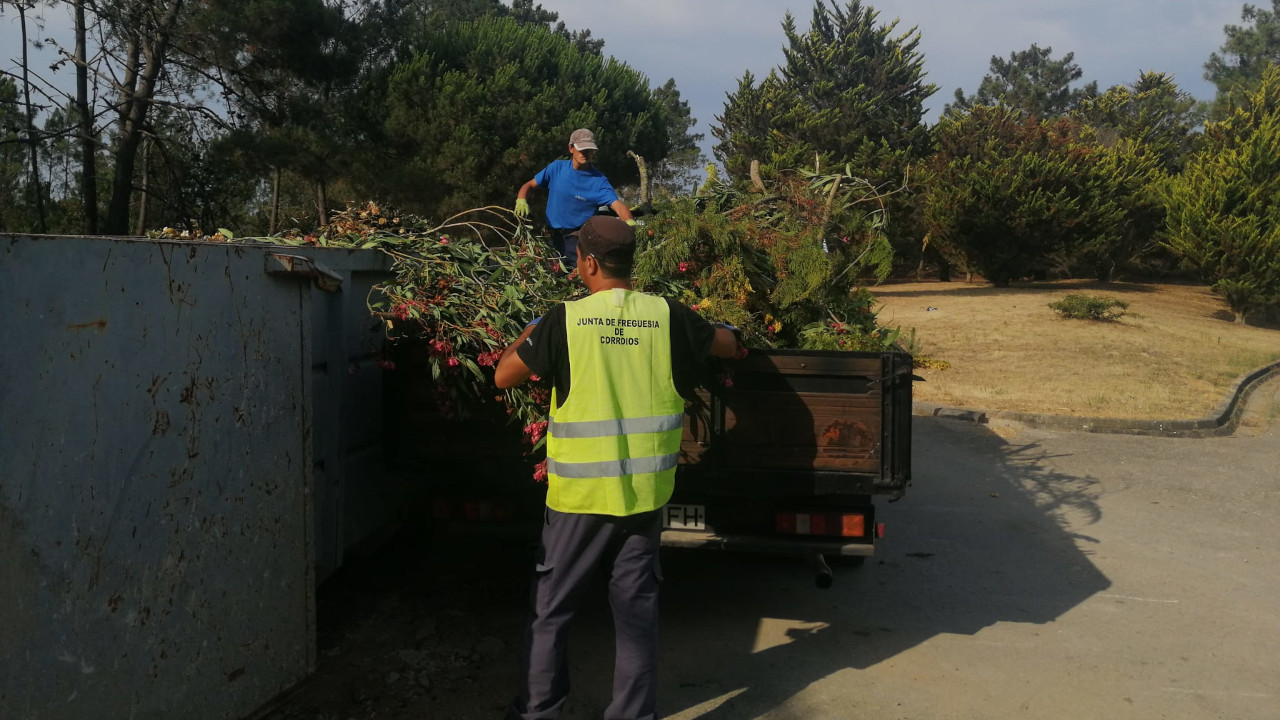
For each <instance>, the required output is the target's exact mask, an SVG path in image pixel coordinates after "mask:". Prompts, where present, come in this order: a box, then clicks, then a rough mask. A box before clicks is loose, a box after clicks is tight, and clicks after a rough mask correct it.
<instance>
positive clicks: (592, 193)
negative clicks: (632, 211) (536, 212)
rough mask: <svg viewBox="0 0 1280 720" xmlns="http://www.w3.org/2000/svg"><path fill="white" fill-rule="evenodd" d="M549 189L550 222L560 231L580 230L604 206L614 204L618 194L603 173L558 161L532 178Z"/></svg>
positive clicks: (548, 214) (548, 217) (593, 168)
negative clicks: (576, 167) (576, 168)
mask: <svg viewBox="0 0 1280 720" xmlns="http://www.w3.org/2000/svg"><path fill="white" fill-rule="evenodd" d="M533 179H534V180H535V181H537V183H538V187H540V188H546V189H547V222H548V223H550V224H551V227H553V228H559V229H561V230H574V229H577V228H578V227H579V226H581V225H582V223H584V222H586V221H587V219H588V218H590V217H591V216H592V215H595V214H596V208H598V207H600V206H601V205H612V204H613V201H614V200H617V199H618V193H616V192H614V190H613V186H612V185H610V184H609V180H608V179H607V178H605V176H604V173H602V172H600V171H599V170H597V169H596V168H595V166H594V165H589V166H587V167H585V168H583V169H581V170H574V169H573V161H571V160H556V161H555V162H553V163H551V164H550V165H548V166H546V167H545V168H543V169H542V172H540V173H538V174H537V175H534V176H533Z"/></svg>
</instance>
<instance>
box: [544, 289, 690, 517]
mask: <svg viewBox="0 0 1280 720" xmlns="http://www.w3.org/2000/svg"><path fill="white" fill-rule="evenodd" d="M670 316H671V312H670V309H669V307H668V305H667V301H666V300H664V299H662V298H660V297H656V296H653V295H646V294H644V293H638V292H634V291H630V290H622V289H616V290H605V291H601V292H598V293H595V294H593V295H591V296H590V297H587V298H583V299H582V300H577V301H574V302H569V303H565V322H566V336H567V339H568V348H569V368H570V372H571V373H572V385H571V387H570V391H569V396H568V397H567V398H565V400H564V404H563V405H560V406H559V407H557V405H558V404H559V403H558V398H556V397H555V394H554V391H553V397H552V400H551V417H550V418H549V423H548V426H547V505H548V507H550V508H552V509H553V510H558V511H560V512H576V513H598V514H603V515H632V514H635V513H640V512H646V511H649V510H656V509H657V508H660V507H662V506H663V505H665V504H666V502H667V500H669V499H670V498H671V492H672V490H673V489H674V487H675V471H676V464H677V462H678V460H679V457H680V437H681V435H682V429H683V425H684V399H683V398H681V397H680V395H679V393H677V392H676V389H675V381H674V380H673V379H672V375H671V327H670V321H671V317H670Z"/></svg>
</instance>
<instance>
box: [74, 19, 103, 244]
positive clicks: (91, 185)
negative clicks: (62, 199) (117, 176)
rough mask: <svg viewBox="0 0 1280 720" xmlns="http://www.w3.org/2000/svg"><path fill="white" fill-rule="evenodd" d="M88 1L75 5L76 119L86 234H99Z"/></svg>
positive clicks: (81, 197)
mask: <svg viewBox="0 0 1280 720" xmlns="http://www.w3.org/2000/svg"><path fill="white" fill-rule="evenodd" d="M84 3H85V0H76V2H75V9H76V12H75V26H76V54H75V60H76V115H77V116H78V117H77V118H76V119H77V120H78V121H79V125H80V204H81V206H82V207H83V213H84V233H85V234H86V235H97V234H98V163H97V152H98V151H97V148H95V147H94V142H93V116H92V115H91V114H90V113H89V66H88V61H89V57H88V49H87V46H88V43H87V42H86V40H85V38H86V36H87V34H88V29H87V28H86V27H85V21H84Z"/></svg>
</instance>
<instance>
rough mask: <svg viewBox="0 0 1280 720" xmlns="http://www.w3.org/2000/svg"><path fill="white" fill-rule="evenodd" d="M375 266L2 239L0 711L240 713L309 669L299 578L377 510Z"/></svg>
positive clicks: (177, 246) (384, 510)
mask: <svg viewBox="0 0 1280 720" xmlns="http://www.w3.org/2000/svg"><path fill="white" fill-rule="evenodd" d="M281 255H292V256H295V257H294V258H293V259H287V258H282V257H280V256H281ZM317 262H318V263H319V265H320V266H322V267H320V268H319V269H317V265H316V263H317ZM324 268H328V269H330V270H332V271H333V272H330V273H326V272H324ZM385 271H386V264H385V261H384V259H383V258H382V256H380V255H378V254H376V253H370V252H364V253H357V252H350V251H345V250H325V249H306V250H301V249H294V248H282V247H278V246H255V245H244V244H221V243H181V242H166V241H138V240H131V239H124V238H86V237H32V236H0V313H2V314H3V318H4V319H3V324H2V326H0V341H2V342H0V578H2V579H3V580H2V581H0V613H2V614H3V615H4V617H5V622H4V623H0V717H5V718H24V719H32V720H41V719H45V718H77V719H79V718H90V717H93V718H117V717H119V718H125V717H128V718H175V717H182V718H240V717H244V716H246V715H248V714H250V713H252V712H253V711H254V710H255V709H256V708H258V707H260V706H261V705H262V704H263V703H264V702H266V701H268V700H270V699H271V698H273V697H274V696H276V695H277V694H279V693H280V692H282V691H284V690H286V689H288V688H289V687H290V686H292V685H293V684H294V683H296V682H297V681H299V680H301V679H302V678H304V677H305V676H306V675H307V674H309V673H310V672H311V670H312V668H313V666H314V664H315V603H314V598H315V586H316V582H317V574H319V575H321V576H323V575H325V574H328V573H330V572H332V571H333V570H334V569H335V568H336V567H337V566H338V565H340V564H341V561H342V556H343V553H344V552H345V551H346V550H347V548H349V547H351V546H352V545H353V544H355V543H357V542H358V541H359V540H360V539H361V538H362V537H364V536H367V535H368V534H370V533H373V532H375V530H376V528H377V527H378V526H380V525H381V524H383V523H385V522H386V521H387V520H388V519H389V518H390V516H391V515H392V514H393V512H394V507H395V498H394V497H393V494H394V493H393V491H392V490H390V489H388V488H384V487H381V486H380V485H379V482H380V481H381V478H382V477H383V473H382V466H381V452H380V447H379V442H380V440H379V438H380V433H381V415H382V407H381V380H380V376H379V371H378V370H377V369H376V368H375V367H374V361H375V360H376V358H377V352H378V348H379V347H380V336H378V335H377V333H376V328H371V327H370V325H369V323H368V320H369V318H368V313H367V312H366V311H365V302H366V294H367V292H368V287H369V286H370V285H371V284H372V282H374V281H375V280H376V279H377V278H378V277H379V273H382V274H385ZM325 284H327V285H328V287H326V288H324V289H321V287H320V286H322V285H325ZM364 479H368V482H363V480H364Z"/></svg>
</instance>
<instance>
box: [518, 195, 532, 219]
mask: <svg viewBox="0 0 1280 720" xmlns="http://www.w3.org/2000/svg"><path fill="white" fill-rule="evenodd" d="M516 217H518V218H520V219H521V220H523V219H525V218H527V217H529V201H528V200H525V199H524V198H516Z"/></svg>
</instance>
